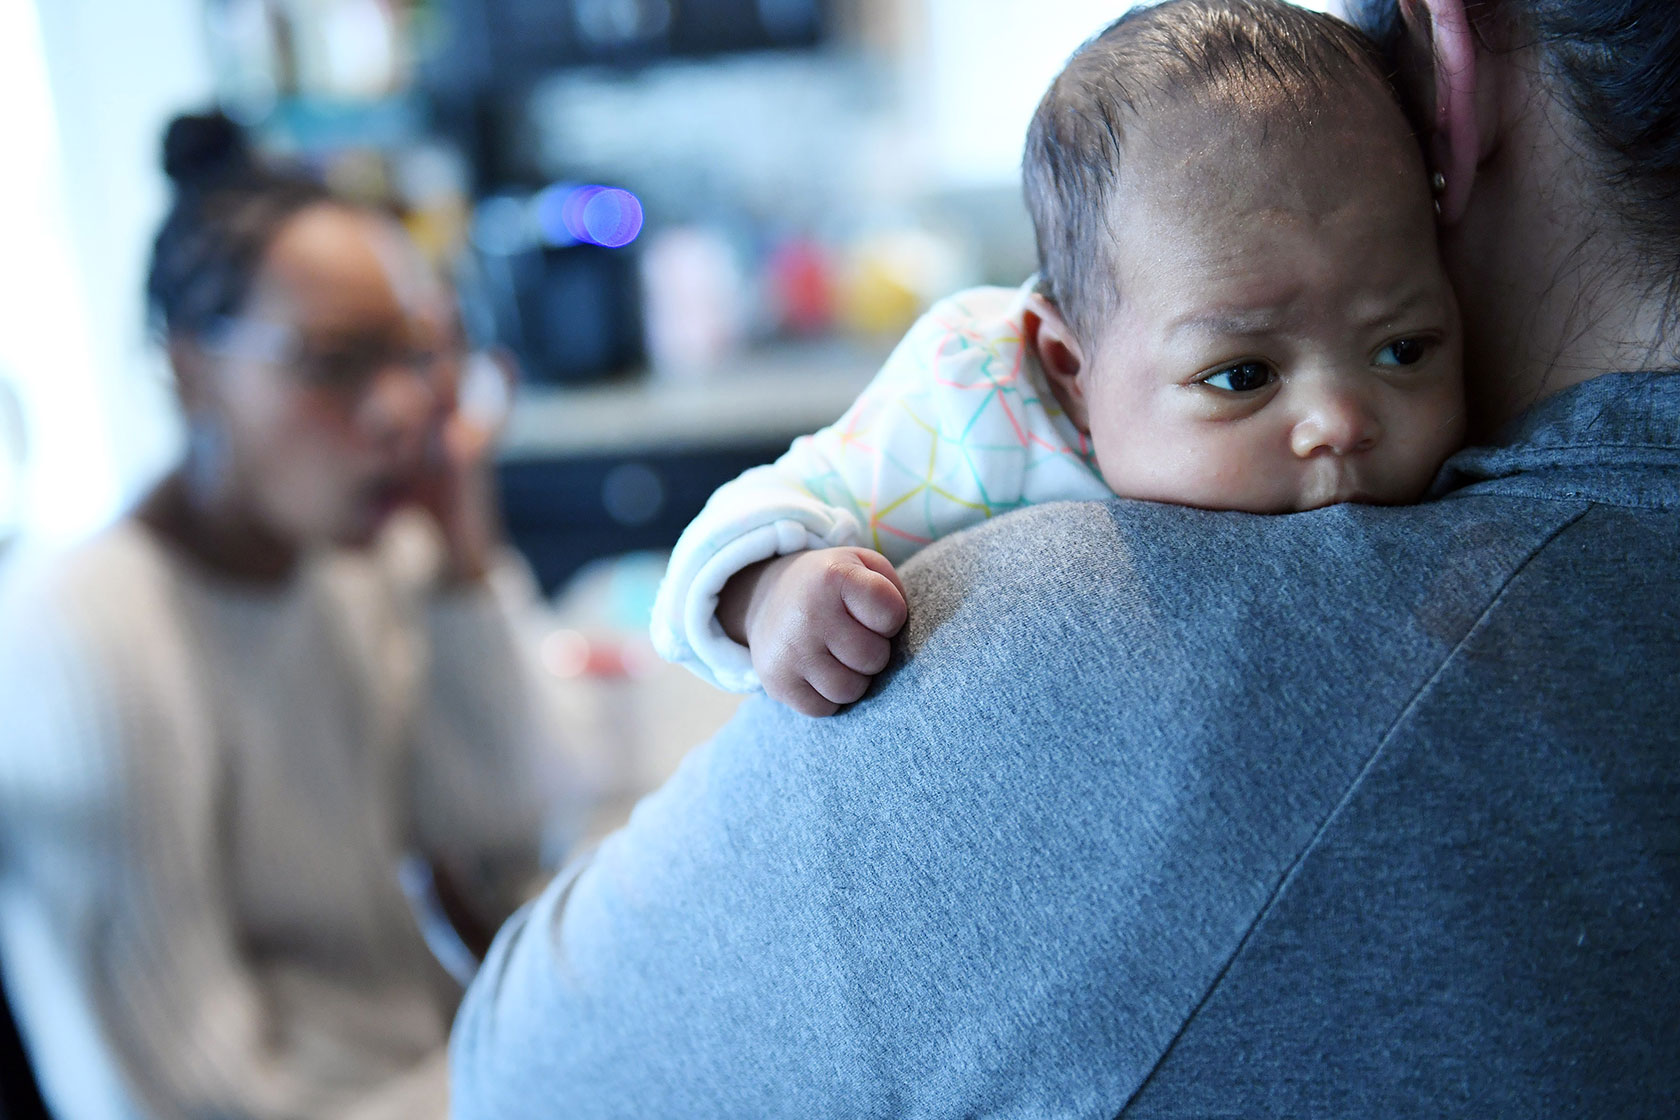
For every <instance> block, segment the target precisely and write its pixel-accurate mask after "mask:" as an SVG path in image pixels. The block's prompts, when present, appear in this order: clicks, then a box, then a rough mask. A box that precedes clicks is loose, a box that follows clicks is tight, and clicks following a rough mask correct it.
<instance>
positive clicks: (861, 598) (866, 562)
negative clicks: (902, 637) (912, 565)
mask: <svg viewBox="0 0 1680 1120" xmlns="http://www.w3.org/2000/svg"><path fill="white" fill-rule="evenodd" d="M857 560H858V564H857V566H856V567H854V568H850V569H848V571H847V573H846V581H845V583H844V585H842V587H841V589H840V601H841V602H842V603H844V604H845V607H846V612H847V613H848V614H850V615H851V616H852V617H853V618H855V619H857V620H858V621H859V622H861V623H863V624H864V625H865V626H867V627H868V628H869V629H871V630H873V631H874V632H875V633H877V634H879V635H880V636H881V637H883V638H890V637H892V636H893V635H894V634H896V633H898V632H899V631H900V630H901V629H903V628H904V619H905V616H906V615H907V613H908V609H907V608H906V606H905V602H904V585H903V584H901V583H900V582H899V580H898V573H897V572H895V571H894V570H893V566H892V562H891V561H889V560H888V559H887V558H886V557H885V556H881V555H880V554H878V553H873V552H865V551H861V550H860V551H859V553H858V554H857Z"/></svg>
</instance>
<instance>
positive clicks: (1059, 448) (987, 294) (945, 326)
mask: <svg viewBox="0 0 1680 1120" xmlns="http://www.w3.org/2000/svg"><path fill="white" fill-rule="evenodd" d="M1023 298H1024V290H1022V291H1011V290H1008V289H1002V288H980V289H975V290H973V291H969V292H964V293H962V294H960V295H959V296H955V297H952V298H951V299H949V300H946V301H943V302H942V303H941V304H939V305H938V306H937V307H935V308H934V309H933V310H932V311H930V312H929V313H928V314H927V315H925V316H923V318H922V319H921V320H920V321H919V322H918V323H917V324H916V325H915V326H914V327H912V328H911V330H910V332H909V333H908V334H907V335H906V336H905V338H904V340H903V341H902V342H901V343H900V344H899V346H898V348H897V349H896V350H895V351H894V352H893V354H892V356H891V357H890V358H888V359H887V362H886V364H885V365H884V366H883V367H882V369H881V371H880V372H879V373H878V374H877V375H876V378H875V380H874V381H873V382H872V383H871V384H870V386H869V388H868V389H866V390H865V391H864V393H863V395H862V396H861V397H859V399H858V400H857V401H856V402H855V403H854V404H853V405H852V407H851V408H850V409H848V410H847V412H846V414H845V415H844V416H843V417H841V418H840V420H838V421H836V422H835V423H834V424H832V425H830V426H828V427H826V428H823V429H822V430H820V431H818V432H816V433H814V434H812V435H810V436H805V437H802V438H801V439H799V440H796V441H795V442H794V444H793V446H792V447H791V448H789V450H788V452H787V454H785V455H783V456H782V457H781V459H779V460H777V461H776V462H775V463H774V464H771V465H769V466H764V467H757V468H754V469H753V470H750V471H748V472H746V473H745V474H743V475H742V476H741V477H740V478H738V479H736V480H735V481H733V482H730V483H728V484H727V485H725V486H723V487H722V488H720V489H719V490H718V492H717V493H716V494H714V495H713V497H712V500H711V501H710V502H708V503H707V505H706V508H705V510H703V511H702V512H701V514H700V516H699V517H698V518H696V519H695V521H694V522H693V523H692V524H691V525H689V527H688V529H687V530H685V531H684V533H683V535H682V539H681V540H680V541H678V543H677V547H676V549H675V551H674V552H673V553H672V557H671V565H670V568H669V570H668V571H667V574H666V577H665V581H664V583H663V584H662V585H661V587H660V590H659V598H658V602H657V603H656V605H655V609H654V624H653V633H654V644H655V646H656V647H657V648H658V650H659V652H660V654H661V655H662V656H663V657H665V658H666V659H667V660H670V661H675V662H678V663H680V664H685V665H688V666H689V667H690V668H692V669H693V670H694V671H695V672H696V673H698V674H699V675H700V676H702V677H704V678H706V679H708V680H710V681H712V682H713V683H714V684H717V685H719V686H721V687H723V688H727V689H731V690H733V691H738V692H746V691H751V690H752V689H754V688H757V687H759V685H760V684H761V683H763V684H764V685H765V687H767V688H769V689H770V691H771V693H772V695H778V690H780V691H788V690H793V691H796V692H797V691H799V690H798V689H795V688H794V686H793V684H792V683H791V681H792V680H797V681H799V682H801V683H802V684H803V685H805V686H807V687H812V686H815V687H816V692H817V694H818V695H821V696H823V697H824V698H825V700H826V702H827V703H829V704H833V703H838V702H841V701H838V700H837V699H836V697H837V696H840V695H850V694H851V693H853V692H854V691H855V692H856V694H858V695H861V693H862V688H861V687H859V686H858V683H857V681H856V680H851V679H849V678H848V679H846V680H840V679H838V678H840V677H841V675H842V674H841V672H840V670H839V669H837V668H835V665H843V666H844V668H845V672H846V673H849V674H852V675H854V676H855V675H861V676H863V677H865V678H866V677H867V676H869V675H871V674H872V672H878V671H879V669H878V668H877V669H874V670H871V669H870V668H869V666H872V665H875V664H876V661H877V660H881V659H880V658H879V657H878V651H879V650H880V649H882V648H884V647H885V644H886V638H887V637H889V636H890V634H891V633H894V632H896V630H897V627H898V625H899V622H898V621H895V619H896V618H897V611H901V610H902V606H901V604H902V598H903V596H902V592H898V602H899V604H900V606H899V607H898V608H897V609H896V610H894V609H892V604H891V603H890V602H888V600H889V599H890V596H889V594H888V592H889V590H891V591H897V588H896V587H895V586H894V584H895V577H894V576H893V575H892V574H891V565H890V564H889V563H885V562H886V561H890V562H891V563H902V562H903V561H904V560H905V559H907V558H908V557H910V556H911V555H913V554H914V553H915V552H917V551H918V550H919V549H920V548H921V547H923V546H924V545H926V544H927V543H929V542H930V541H933V540H937V539H938V538H940V537H943V536H946V535H948V534H950V533H953V532H956V531H957V530H959V529H963V528H966V527H967V526H969V525H973V524H976V523H978V522H980V521H983V520H985V519H986V518H987V517H990V516H993V515H994V514H997V513H1001V512H1004V511H1006V510H1009V509H1014V508H1017V507H1019V506H1021V505H1024V504H1029V503H1031V502H1033V501H1044V500H1050V499H1058V498H1092V497H1099V496H1101V495H1103V494H1106V493H1107V491H1106V489H1105V488H1103V486H1102V483H1101V480H1100V478H1098V476H1097V475H1096V473H1095V471H1094V470H1092V469H1091V467H1090V466H1089V464H1088V463H1086V462H1085V461H1084V459H1083V453H1082V450H1081V448H1080V447H1079V446H1077V444H1078V441H1079V435H1078V433H1077V432H1075V431H1074V430H1073V429H1072V428H1071V426H1069V425H1068V424H1067V422H1066V421H1065V419H1064V418H1062V417H1061V415H1060V412H1059V410H1057V409H1054V408H1053V402H1050V401H1047V400H1045V399H1043V396H1044V395H1043V394H1042V393H1041V392H1040V386H1039V385H1038V383H1037V381H1036V379H1035V378H1034V377H1032V376H1029V373H1030V371H1029V370H1028V369H1027V365H1028V364H1029V363H1027V361H1026V359H1025V355H1024V352H1023V348H1022V340H1021V326H1020V310H1021V305H1022V299H1023ZM836 549H839V550H842V552H843V554H844V555H845V556H846V557H847V558H848V559H847V560H846V561H845V562H844V563H843V564H841V565H840V567H841V570H845V571H850V572H851V573H852V575H851V576H850V577H849V578H850V579H851V580H852V581H853V582H854V583H856V584H858V585H865V586H869V587H871V588H873V590H872V591H869V592H867V593H860V592H857V591H855V590H854V591H853V592H852V595H853V596H856V595H858V594H866V596H867V600H868V601H867V603H863V604H854V603H853V600H852V598H849V597H847V596H846V595H843V594H837V593H836V590H835V584H834V583H831V582H830V581H835V582H838V583H844V582H845V580H843V579H842V577H840V576H838V575H835V574H833V572H834V570H835V569H834V565H835V564H836V563H839V561H837V560H836V559H835V557H836V556H837V555H838V554H836V553H835V552H834V551H833V550H836ZM808 551H818V552H821V553H822V555H824V556H826V557H827V558H828V559H827V560H826V561H825V560H820V559H811V560H806V561H802V562H801V563H800V564H799V565H798V566H797V567H796V566H795V565H794V564H793V563H792V561H791V560H790V561H788V562H787V563H785V564H781V565H779V566H772V565H765V566H764V567H763V568H759V569H757V570H756V571H755V572H752V573H750V574H749V571H748V570H749V569H754V568H755V566H757V565H760V564H763V563H764V562H766V561H771V560H775V559H777V558H778V557H787V556H790V555H791V554H795V553H802V552H808ZM772 567H774V572H773V573H771V571H770V569H771V568H772ZM788 572H792V576H791V578H787V579H784V577H785V576H786V573H788ZM770 574H773V575H774V576H775V578H767V575H770ZM738 576H739V577H740V578H739V579H738V578H737V577H738ZM760 582H763V583H764V584H765V586H764V588H763V590H762V592H761V591H760V589H759V586H758V585H759V583H760ZM726 591H727V595H726V594H725V593H726ZM725 600H727V602H726V601H725ZM816 602H826V608H819V607H817V606H815V605H814V603H816ZM755 603H762V604H764V605H763V606H762V607H757V606H755ZM883 605H884V606H885V608H887V609H880V608H882V607H883ZM854 606H855V608H856V609H855V610H854V609H851V608H853V607H854ZM825 609H826V611H827V613H826V614H825V613H824V610H825ZM732 610H733V613H731V611H732ZM725 615H729V617H728V618H726V617H725ZM842 615H843V616H844V617H842ZM749 616H750V617H749ZM823 618H826V619H827V620H828V623H829V626H828V630H827V631H825V634H827V635H828V636H836V635H840V634H851V635H852V636H853V637H858V634H857V631H856V630H855V629H852V628H851V625H852V624H855V625H857V626H860V627H861V628H862V629H863V630H865V631H868V633H869V634H872V635H874V637H875V638H876V639H879V640H878V641H875V640H871V639H869V638H867V637H864V638H859V640H857V641H855V642H853V641H849V640H848V641H844V642H843V643H842V644H843V646H844V649H845V653H844V654H843V655H842V654H841V651H839V650H835V649H833V648H829V647H827V645H826V642H824V643H823V647H822V648H829V653H830V655H831V656H833V659H834V663H835V665H829V664H828V663H826V662H823V661H822V658H821V657H820V656H819V654H818V652H817V650H818V648H819V647H818V645H817V636H816V635H806V636H805V637H804V639H803V640H804V643H805V644H804V646H803V647H802V652H803V653H804V655H805V657H804V660H803V661H801V659H800V656H799V654H800V652H801V650H796V649H795V648H794V646H795V645H797V643H789V642H787V641H778V640H777V638H776V637H775V636H774V635H778V634H779V635H787V634H789V633H791V632H792V631H794V630H797V628H798V626H799V625H801V624H802V623H801V620H804V621H805V622H810V623H817V624H820V622H821V620H822V619H823ZM848 619H850V623H848V621H847V620H848ZM760 633H763V634H765V635H770V636H768V637H765V638H762V639H761V638H760V637H759V634H760ZM766 643H768V645H767V646H766ZM861 647H868V648H867V649H865V648H861ZM882 663H883V664H884V661H883V662H882ZM822 665H827V668H828V676H827V677H825V679H824V681H823V682H822V684H821V685H819V684H818V682H817V681H816V680H814V679H812V678H813V674H815V675H822V674H821V671H820V670H819V668H818V666H822ZM766 670H768V672H769V675H770V676H774V677H777V678H778V679H780V678H781V677H782V675H783V673H784V672H792V673H793V674H794V676H793V678H790V681H789V683H787V684H785V685H772V684H771V682H770V681H769V680H764V681H762V682H761V680H760V677H761V675H764V671H766ZM802 695H804V696H805V697H806V699H807V700H810V699H811V694H810V693H802ZM780 698H782V699H786V697H785V696H782V697H780ZM854 698H855V697H854ZM794 706H796V707H800V710H801V711H804V710H808V709H807V708H805V707H802V706H800V705H799V704H795V705H794Z"/></svg>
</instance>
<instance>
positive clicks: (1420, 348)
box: [1376, 338, 1429, 366]
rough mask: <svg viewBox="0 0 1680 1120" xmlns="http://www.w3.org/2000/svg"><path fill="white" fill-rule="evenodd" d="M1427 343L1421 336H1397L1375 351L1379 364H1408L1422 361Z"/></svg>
mask: <svg viewBox="0 0 1680 1120" xmlns="http://www.w3.org/2000/svg"><path fill="white" fill-rule="evenodd" d="M1428 349H1429V344H1428V343H1426V342H1425V341H1424V340H1423V339H1421V338H1397V339H1395V340H1394V341H1393V342H1391V343H1389V344H1388V345H1387V346H1384V347H1383V348H1382V349H1381V350H1378V351H1377V359H1376V360H1377V365H1379V366H1410V365H1416V364H1417V363H1418V362H1421V361H1423V356H1424V354H1425V353H1427V352H1428Z"/></svg>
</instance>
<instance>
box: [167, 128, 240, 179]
mask: <svg viewBox="0 0 1680 1120" xmlns="http://www.w3.org/2000/svg"><path fill="white" fill-rule="evenodd" d="M250 166H251V148H250V145H249V144H248V143H246V140H245V132H244V130H243V129H241V128H240V127H239V126H238V125H237V124H234V123H233V121H231V120H229V119H228V117H227V114H225V113H222V112H219V111H218V112H213V113H189V114H184V115H182V116H179V117H176V118H175V119H174V120H173V121H170V122H169V131H168V132H166V133H165V134H164V138H163V171H164V174H166V175H168V176H169V177H170V178H171V179H173V180H174V181H175V183H176V185H177V186H182V187H187V186H193V185H197V184H201V183H207V182H211V181H213V180H217V179H223V178H226V177H228V176H230V175H232V174H236V173H238V172H240V171H242V170H245V169H248V168H249V167H250Z"/></svg>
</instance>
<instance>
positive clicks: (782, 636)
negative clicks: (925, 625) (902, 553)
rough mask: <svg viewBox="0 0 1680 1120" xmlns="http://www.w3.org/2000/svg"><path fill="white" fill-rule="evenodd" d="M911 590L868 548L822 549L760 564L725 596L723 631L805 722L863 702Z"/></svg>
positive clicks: (721, 605) (881, 665)
mask: <svg viewBox="0 0 1680 1120" xmlns="http://www.w3.org/2000/svg"><path fill="white" fill-rule="evenodd" d="M906 611H907V608H906V603H905V598H904V584H903V583H902V582H901V581H900V580H899V578H898V573H897V572H896V571H895V570H894V569H893V566H892V561H890V560H888V559H887V558H886V557H885V556H882V555H881V554H880V553H879V552H875V551H873V550H871V549H867V548H857V547H847V548H824V549H817V550H815V551H810V552H796V553H793V554H791V555H788V556H778V557H776V558H775V559H773V560H763V561H760V562H759V563H757V564H754V565H753V566H752V567H750V568H746V569H743V570H742V571H740V572H738V573H736V575H735V576H734V578H732V579H731V580H730V581H729V582H728V583H727V584H726V585H725V586H724V589H723V594H722V595H721V596H719V598H718V609H717V617H718V622H719V623H720V624H721V625H722V626H723V632H724V633H725V634H727V635H729V637H730V638H731V639H733V640H734V641H737V642H739V643H741V644H742V645H744V646H746V647H747V648H748V650H750V651H751V653H752V663H753V669H754V671H755V672H757V674H758V678H759V680H760V682H761V683H762V684H763V685H764V691H765V692H766V693H768V694H769V695H770V697H771V698H772V699H774V700H779V701H781V702H782V703H783V704H786V705H787V706H788V707H790V708H792V709H793V710H795V711H797V712H803V713H804V714H806V715H808V716H826V715H833V714H834V713H835V712H836V711H838V710H839V709H840V708H841V707H842V706H843V705H846V704H850V703H851V702H852V701H854V700H856V699H858V698H859V697H861V696H862V695H863V694H864V692H865V691H866V690H867V689H868V688H869V682H870V680H872V679H873V678H874V676H875V674H877V673H879V672H880V671H881V670H882V669H884V668H886V667H887V661H888V659H889V658H890V657H891V656H892V639H893V637H894V636H895V635H897V634H898V631H899V630H900V629H901V628H902V627H903V626H904V619H905V615H906Z"/></svg>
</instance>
